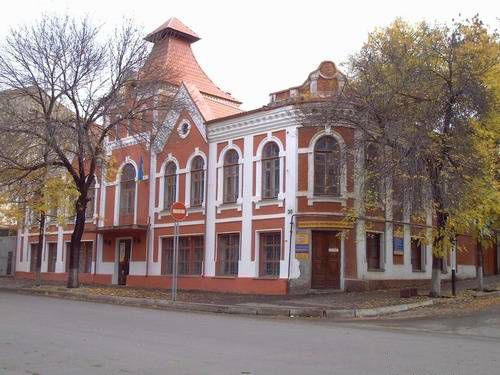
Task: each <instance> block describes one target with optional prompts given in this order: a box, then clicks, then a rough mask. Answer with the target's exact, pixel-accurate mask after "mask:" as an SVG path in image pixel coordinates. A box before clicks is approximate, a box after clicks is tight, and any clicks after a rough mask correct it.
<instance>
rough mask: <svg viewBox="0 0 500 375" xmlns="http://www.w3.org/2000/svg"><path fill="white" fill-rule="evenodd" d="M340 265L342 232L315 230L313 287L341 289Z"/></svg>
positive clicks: (313, 235) (313, 242)
mask: <svg viewBox="0 0 500 375" xmlns="http://www.w3.org/2000/svg"><path fill="white" fill-rule="evenodd" d="M340 266H341V238H340V232H338V231H313V232H312V262H311V267H312V270H311V288H313V289H340Z"/></svg>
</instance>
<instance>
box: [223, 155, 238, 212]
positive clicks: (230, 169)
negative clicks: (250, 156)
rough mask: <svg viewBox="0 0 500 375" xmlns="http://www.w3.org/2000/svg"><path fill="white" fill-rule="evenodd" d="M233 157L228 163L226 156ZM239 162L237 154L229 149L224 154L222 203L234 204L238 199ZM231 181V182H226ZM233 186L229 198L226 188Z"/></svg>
mask: <svg viewBox="0 0 500 375" xmlns="http://www.w3.org/2000/svg"><path fill="white" fill-rule="evenodd" d="M229 155H234V160H231V161H228V156H229ZM240 178H241V176H240V162H239V154H238V152H237V151H236V150H235V149H233V148H231V149H229V150H227V151H226V152H225V153H224V158H223V165H222V203H223V204H236V203H238V200H239V198H240V191H239V190H240V187H239V186H240ZM228 180H229V181H231V182H228ZM229 184H231V185H232V186H233V190H234V191H232V195H231V196H229V195H228V192H227V187H228V186H229Z"/></svg>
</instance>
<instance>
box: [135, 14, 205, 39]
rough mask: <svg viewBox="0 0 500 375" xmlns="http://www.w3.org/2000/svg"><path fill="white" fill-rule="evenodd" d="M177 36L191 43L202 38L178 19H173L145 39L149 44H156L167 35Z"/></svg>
mask: <svg viewBox="0 0 500 375" xmlns="http://www.w3.org/2000/svg"><path fill="white" fill-rule="evenodd" d="M169 33H170V34H173V35H177V36H179V37H182V38H184V39H186V40H188V41H189V42H190V43H194V42H196V41H197V40H200V37H199V36H198V35H197V34H196V33H195V32H194V31H193V30H191V29H190V28H189V27H187V26H186V25H184V24H183V23H182V22H181V21H179V20H178V19H177V18H175V17H172V18H169V19H168V20H167V21H165V22H164V23H163V24H162V25H161V26H160V27H158V28H157V29H156V30H154V31H152V32H150V33H149V34H148V35H147V36H146V37H145V38H144V39H146V40H147V41H148V42H153V43H154V42H155V41H156V40H159V39H162V38H164V37H165V36H166V35H167V34H169Z"/></svg>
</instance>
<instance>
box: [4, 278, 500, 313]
mask: <svg viewBox="0 0 500 375" xmlns="http://www.w3.org/2000/svg"><path fill="white" fill-rule="evenodd" d="M0 291H4V292H13V293H18V294H26V295H37V296H44V297H56V298H63V299H70V300H75V301H84V302H96V303H107V304H114V305H123V306H133V307H142V308H150V309H159V310H167V311H190V312H209V313H224V314H233V315H253V316H267V317H286V318H322V319H328V320H347V319H356V318H370V317H379V316H383V315H388V314H393V313H396V312H402V311H407V310H411V309H415V308H418V307H424V306H430V305H433V304H434V300H427V301H421V302H415V303H407V304H402V305H393V306H383V307H377V308H371V309H324V308H311V307H304V308H302V307H293V308H290V307H279V306H276V307H270V306H266V307H259V306H245V305H218V304H211V303H196V302H172V301H168V300H158V299H149V298H139V297H117V296H103V295H93V296H89V295H84V294H78V293H71V292H66V291H55V290H52V291H48V290H43V289H41V290H36V289H33V288H16V287H4V286H0ZM499 294H500V292H499ZM489 295H491V293H489Z"/></svg>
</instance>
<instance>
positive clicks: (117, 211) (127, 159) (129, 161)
mask: <svg viewBox="0 0 500 375" xmlns="http://www.w3.org/2000/svg"><path fill="white" fill-rule="evenodd" d="M126 164H132V166H133V167H134V169H135V194H134V196H135V197H134V224H137V190H138V189H137V183H138V182H139V180H138V179H137V171H138V170H139V167H138V165H137V163H136V162H135V161H134V160H133V159H132V158H131V157H130V156H126V157H125V160H124V161H123V163H122V164H121V165H120V167H119V168H118V171H117V173H116V179H115V182H114V183H113V184H114V185H115V207H114V217H113V225H115V226H116V225H119V223H120V190H121V184H120V180H121V175H122V170H123V167H124V166H125V165H126Z"/></svg>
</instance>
